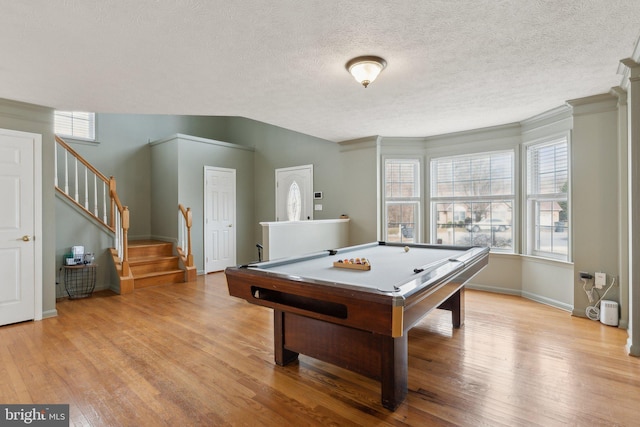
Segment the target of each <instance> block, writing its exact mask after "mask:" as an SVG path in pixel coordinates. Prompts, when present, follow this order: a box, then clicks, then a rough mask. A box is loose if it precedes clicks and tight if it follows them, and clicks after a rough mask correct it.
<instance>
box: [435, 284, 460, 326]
mask: <svg viewBox="0 0 640 427" xmlns="http://www.w3.org/2000/svg"><path fill="white" fill-rule="evenodd" d="M438 308H441V309H443V310H449V311H451V323H453V327H454V328H461V327H462V325H464V286H463V287H461V288H460V289H458V290H457V291H456V292H455V293H454V294H453V295H451V296H450V297H449V298H448V299H447V300H446V301H444V302H443V303H442V304H440V305H439V306H438Z"/></svg>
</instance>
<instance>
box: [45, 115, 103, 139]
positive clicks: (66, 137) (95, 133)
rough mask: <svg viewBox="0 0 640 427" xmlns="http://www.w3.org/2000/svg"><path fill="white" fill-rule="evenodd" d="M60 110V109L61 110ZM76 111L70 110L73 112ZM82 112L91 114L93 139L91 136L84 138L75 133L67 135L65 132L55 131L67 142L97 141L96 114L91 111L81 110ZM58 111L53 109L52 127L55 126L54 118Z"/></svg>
mask: <svg viewBox="0 0 640 427" xmlns="http://www.w3.org/2000/svg"><path fill="white" fill-rule="evenodd" d="M61 111H62V110H61ZM64 111H66V110H64ZM75 112H77V111H72V113H75ZM82 112H83V113H88V114H93V139H92V138H84V137H81V136H77V135H69V134H65V133H56V135H59V136H60V137H61V138H63V139H64V140H65V141H67V142H70V141H71V142H79V143H97V142H98V115H97V114H96V113H94V112H91V111H82ZM57 113H58V110H56V111H54V128H55V118H56V115H57Z"/></svg>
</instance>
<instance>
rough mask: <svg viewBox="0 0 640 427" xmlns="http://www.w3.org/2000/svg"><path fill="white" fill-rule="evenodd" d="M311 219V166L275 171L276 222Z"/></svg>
mask: <svg viewBox="0 0 640 427" xmlns="http://www.w3.org/2000/svg"><path fill="white" fill-rule="evenodd" d="M294 212H299V216H297V217H295V215H293V213H294ZM312 219H313V165H304V166H296V167H291V168H282V169H276V221H299V220H312Z"/></svg>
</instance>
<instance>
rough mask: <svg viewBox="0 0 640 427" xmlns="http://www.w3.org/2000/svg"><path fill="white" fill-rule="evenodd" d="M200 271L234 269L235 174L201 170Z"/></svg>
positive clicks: (219, 170) (206, 167)
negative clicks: (201, 233)
mask: <svg viewBox="0 0 640 427" xmlns="http://www.w3.org/2000/svg"><path fill="white" fill-rule="evenodd" d="M204 179H205V181H204V193H205V195H204V234H205V236H204V248H205V251H204V258H205V259H204V264H205V266H204V269H205V273H210V272H212V271H221V270H224V269H225V268H226V267H231V266H235V265H236V224H235V222H236V171H235V169H224V168H214V167H209V166H205V168H204Z"/></svg>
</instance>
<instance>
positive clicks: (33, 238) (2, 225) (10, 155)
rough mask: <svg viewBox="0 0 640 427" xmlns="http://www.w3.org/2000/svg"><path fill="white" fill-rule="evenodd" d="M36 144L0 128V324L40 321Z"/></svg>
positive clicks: (34, 139)
mask: <svg viewBox="0 0 640 427" xmlns="http://www.w3.org/2000/svg"><path fill="white" fill-rule="evenodd" d="M41 146H42V137H41V136H40V135H37V134H31V133H25V132H16V131H11V130H5V129H0V200H1V201H2V202H1V203H0V274H2V276H1V277H0V325H7V324H10V323H16V322H22V321H25V320H33V319H36V320H39V319H41V318H42V279H41V277H42V268H41V265H40V263H41V256H40V253H41V249H40V248H41V244H40V241H39V240H38V239H40V238H41V235H40V234H41V230H42V227H41V223H40V218H41V214H40V203H39V200H40V199H41V194H40V193H41V184H40V182H41V181H40V179H41V178H40V176H41V175H40V173H41V172H40V171H41V169H42V168H41V161H40V158H41V157H40V156H41V150H42V148H41Z"/></svg>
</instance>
